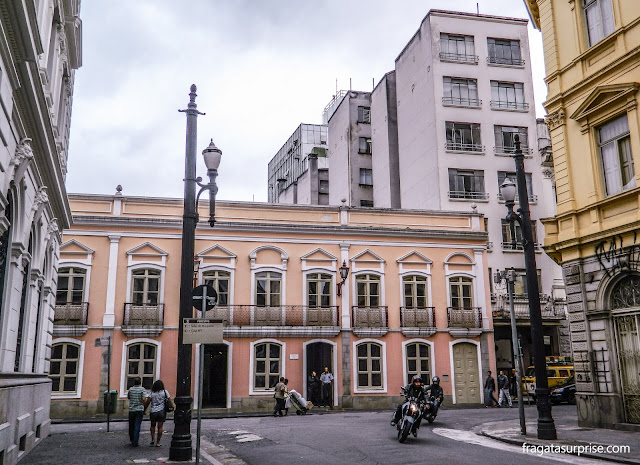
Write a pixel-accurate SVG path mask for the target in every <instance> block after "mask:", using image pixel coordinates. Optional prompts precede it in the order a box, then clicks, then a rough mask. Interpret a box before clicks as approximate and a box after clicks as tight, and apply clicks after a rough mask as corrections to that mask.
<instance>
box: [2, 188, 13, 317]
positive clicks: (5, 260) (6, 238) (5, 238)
mask: <svg viewBox="0 0 640 465" xmlns="http://www.w3.org/2000/svg"><path fill="white" fill-rule="evenodd" d="M12 202H13V199H12V196H11V192H9V195H8V196H7V207H6V208H5V209H4V216H5V218H6V222H7V224H8V226H7V230H6V231H5V232H4V233H3V234H2V236H0V316H1V315H2V305H3V304H4V288H5V285H6V283H5V280H6V276H7V268H8V264H9V250H10V248H9V246H10V242H11V225H12V223H11V221H12V215H11V204H12ZM0 321H2V318H0Z"/></svg>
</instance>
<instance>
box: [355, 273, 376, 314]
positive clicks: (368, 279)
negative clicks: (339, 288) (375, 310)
mask: <svg viewBox="0 0 640 465" xmlns="http://www.w3.org/2000/svg"><path fill="white" fill-rule="evenodd" d="M356 292H357V296H356V301H357V303H358V307H378V306H379V305H380V276H377V275H375V274H361V275H358V276H356Z"/></svg>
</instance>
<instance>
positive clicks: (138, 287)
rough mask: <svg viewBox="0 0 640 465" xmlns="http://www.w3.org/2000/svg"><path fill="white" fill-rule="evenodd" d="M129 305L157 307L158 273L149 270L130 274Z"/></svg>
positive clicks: (158, 292) (158, 293)
mask: <svg viewBox="0 0 640 465" xmlns="http://www.w3.org/2000/svg"><path fill="white" fill-rule="evenodd" d="M131 274H132V284H133V285H132V286H131V303H133V304H134V305H145V304H146V305H158V301H159V296H160V271H159V270H154V269H151V268H144V269H139V270H135V271H133V272H132V273H131Z"/></svg>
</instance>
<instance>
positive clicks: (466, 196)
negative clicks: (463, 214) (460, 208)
mask: <svg viewBox="0 0 640 465" xmlns="http://www.w3.org/2000/svg"><path fill="white" fill-rule="evenodd" d="M449 199H450V200H480V201H487V202H488V201H489V194H488V193H487V192H470V191H449Z"/></svg>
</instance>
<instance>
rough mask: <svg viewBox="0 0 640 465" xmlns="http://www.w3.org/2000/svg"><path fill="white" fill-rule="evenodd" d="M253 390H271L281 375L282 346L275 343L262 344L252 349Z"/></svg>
mask: <svg viewBox="0 0 640 465" xmlns="http://www.w3.org/2000/svg"><path fill="white" fill-rule="evenodd" d="M253 351H254V352H253V353H254V357H253V389H254V390H255V391H268V390H272V389H273V388H274V386H275V385H276V384H277V383H278V380H279V379H280V373H282V346H281V345H280V344H278V343H275V342H263V343H260V344H256V345H255V346H254V347H253Z"/></svg>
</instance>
